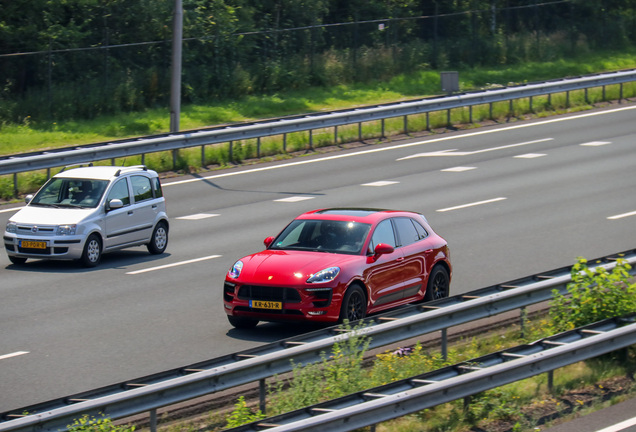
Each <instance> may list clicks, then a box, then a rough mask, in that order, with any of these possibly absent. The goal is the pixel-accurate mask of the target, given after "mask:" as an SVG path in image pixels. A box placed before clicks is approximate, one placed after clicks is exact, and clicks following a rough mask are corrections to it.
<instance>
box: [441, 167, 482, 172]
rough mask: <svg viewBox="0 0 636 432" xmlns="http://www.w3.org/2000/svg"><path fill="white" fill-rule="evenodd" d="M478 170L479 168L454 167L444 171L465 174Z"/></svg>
mask: <svg viewBox="0 0 636 432" xmlns="http://www.w3.org/2000/svg"><path fill="white" fill-rule="evenodd" d="M474 169H477V167H465V166H458V167H453V168H446V169H443V170H442V171H443V172H464V171H471V170H474Z"/></svg>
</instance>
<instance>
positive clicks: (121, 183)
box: [107, 178, 130, 206]
mask: <svg viewBox="0 0 636 432" xmlns="http://www.w3.org/2000/svg"><path fill="white" fill-rule="evenodd" d="M113 199H120V200H121V202H123V203H124V205H125V206H127V205H129V204H130V194H129V193H128V179H125V178H123V179H121V180H117V183H115V185H114V186H113V188H112V189H111V190H110V192H109V193H108V198H107V201H108V202H110V200H113Z"/></svg>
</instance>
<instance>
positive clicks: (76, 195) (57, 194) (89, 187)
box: [29, 178, 108, 208]
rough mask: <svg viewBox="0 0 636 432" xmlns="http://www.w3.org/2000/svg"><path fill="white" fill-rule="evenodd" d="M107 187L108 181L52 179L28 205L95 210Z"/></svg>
mask: <svg viewBox="0 0 636 432" xmlns="http://www.w3.org/2000/svg"><path fill="white" fill-rule="evenodd" d="M107 185H108V180H94V179H74V178H73V179H69V178H52V179H51V180H49V181H48V182H47V183H46V184H45V185H44V186H43V187H42V189H40V190H39V191H38V193H37V194H36V195H35V196H34V197H33V199H32V200H31V202H29V205H38V206H50V207H78V208H87V207H88V208H95V207H97V205H98V204H99V202H100V200H101V199H102V195H104V190H105V189H106V186H107Z"/></svg>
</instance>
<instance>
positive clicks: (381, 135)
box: [380, 119, 386, 139]
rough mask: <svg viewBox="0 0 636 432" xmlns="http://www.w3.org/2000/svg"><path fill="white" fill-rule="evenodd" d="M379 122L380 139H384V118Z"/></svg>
mask: <svg viewBox="0 0 636 432" xmlns="http://www.w3.org/2000/svg"><path fill="white" fill-rule="evenodd" d="M380 123H382V132H381V134H380V139H384V138H386V136H385V133H384V119H382V121H381V122H380Z"/></svg>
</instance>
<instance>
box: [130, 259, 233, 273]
mask: <svg viewBox="0 0 636 432" xmlns="http://www.w3.org/2000/svg"><path fill="white" fill-rule="evenodd" d="M221 256H223V255H210V256H206V257H201V258H195V259H191V260H187V261H180V262H176V263H172V264H166V265H162V266H157V267H150V268H147V269H141V270H135V271H131V272H126V274H128V275H136V274H141V273H147V272H151V271H155V270H163V269H167V268H171V267H178V266H182V265H186V264H192V263H196V262H200V261H206V260H210V259H214V258H220V257H221Z"/></svg>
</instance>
